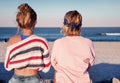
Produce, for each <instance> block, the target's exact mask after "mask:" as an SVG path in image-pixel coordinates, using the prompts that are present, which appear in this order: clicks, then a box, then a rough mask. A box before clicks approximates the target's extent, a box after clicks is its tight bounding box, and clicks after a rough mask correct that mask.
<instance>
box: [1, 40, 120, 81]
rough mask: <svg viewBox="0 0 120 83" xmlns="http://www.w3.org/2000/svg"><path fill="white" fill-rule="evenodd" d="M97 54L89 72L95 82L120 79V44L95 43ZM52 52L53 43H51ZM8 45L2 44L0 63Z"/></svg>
mask: <svg viewBox="0 0 120 83" xmlns="http://www.w3.org/2000/svg"><path fill="white" fill-rule="evenodd" d="M93 44H94V50H95V54H96V58H95V64H94V66H93V67H92V68H91V69H90V70H89V73H90V77H91V78H92V80H93V81H94V82H101V81H103V80H111V78H113V77H116V78H118V79H120V42H93ZM49 46H50V51H51V50H52V46H53V42H49ZM5 50H6V43H5V42H0V62H3V61H4V56H5Z"/></svg>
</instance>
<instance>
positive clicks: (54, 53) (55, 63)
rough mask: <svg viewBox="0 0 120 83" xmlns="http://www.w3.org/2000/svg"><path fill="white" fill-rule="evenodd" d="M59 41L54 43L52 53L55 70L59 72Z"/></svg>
mask: <svg viewBox="0 0 120 83" xmlns="http://www.w3.org/2000/svg"><path fill="white" fill-rule="evenodd" d="M57 47H58V46H57V41H55V42H54V45H53V48H52V53H51V64H52V66H53V67H54V69H55V70H57V59H56V56H57V55H58V50H59V49H58V48H57Z"/></svg>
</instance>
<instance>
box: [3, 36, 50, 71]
mask: <svg viewBox="0 0 120 83" xmlns="http://www.w3.org/2000/svg"><path fill="white" fill-rule="evenodd" d="M4 66H5V69H6V70H8V71H10V70H12V69H14V68H31V69H39V71H40V70H42V71H43V72H47V71H49V69H50V66H51V62H50V55H49V48H48V44H47V41H46V40H45V39H44V38H42V37H38V36H36V35H31V36H30V37H28V38H26V39H24V40H22V41H20V42H18V43H15V44H13V45H11V46H8V47H7V51H6V57H5V64H4Z"/></svg>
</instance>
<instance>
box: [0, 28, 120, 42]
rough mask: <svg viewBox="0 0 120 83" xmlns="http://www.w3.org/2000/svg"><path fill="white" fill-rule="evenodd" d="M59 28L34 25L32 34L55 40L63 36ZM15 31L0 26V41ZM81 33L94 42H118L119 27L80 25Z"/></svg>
mask: <svg viewBox="0 0 120 83" xmlns="http://www.w3.org/2000/svg"><path fill="white" fill-rule="evenodd" d="M60 30H61V28H60V27H36V28H35V30H34V34H36V35H38V36H41V37H44V38H46V39H47V40H48V41H55V40H56V39H58V38H61V37H63V36H64V35H63V34H62V33H60ZM16 32H17V28H16V27H0V42H1V41H7V40H8V39H9V38H10V37H11V36H13V35H15V34H16ZM81 35H82V36H84V37H86V38H89V39H91V40H92V41H96V42H97V41H104V42H107V41H109V42H114V41H115V42H120V27H82V32H81Z"/></svg>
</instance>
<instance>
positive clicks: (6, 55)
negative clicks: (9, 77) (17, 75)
mask: <svg viewBox="0 0 120 83" xmlns="http://www.w3.org/2000/svg"><path fill="white" fill-rule="evenodd" d="M8 64H9V50H8V47H7V50H6V54H5V62H4V67H5V69H6V70H7V71H10V70H11V69H9V67H8Z"/></svg>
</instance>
